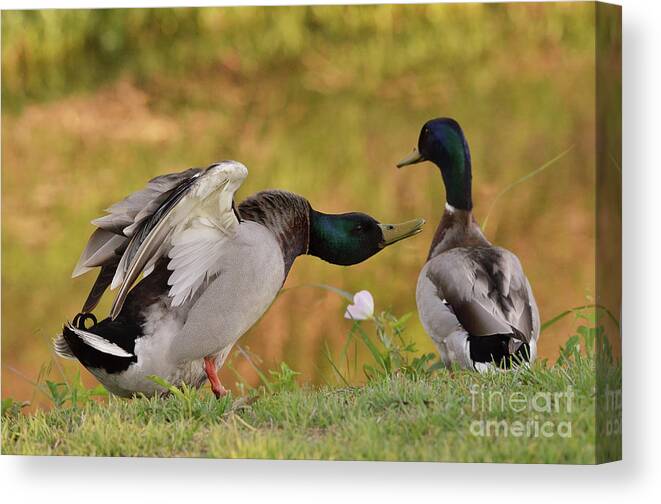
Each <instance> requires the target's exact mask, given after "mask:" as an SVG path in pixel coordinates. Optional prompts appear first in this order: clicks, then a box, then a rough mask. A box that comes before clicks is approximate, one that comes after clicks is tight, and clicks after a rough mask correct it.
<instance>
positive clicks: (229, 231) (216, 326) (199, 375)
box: [54, 161, 424, 396]
mask: <svg viewBox="0 0 661 504" xmlns="http://www.w3.org/2000/svg"><path fill="white" fill-rule="evenodd" d="M247 175H248V170H247V169H246V167H245V166H244V165H243V164H241V163H239V162H237V161H222V162H219V163H214V164H212V165H211V166H209V167H208V168H206V169H198V168H193V169H189V170H186V171H183V172H180V173H172V174H168V175H163V176H160V177H156V178H154V179H152V180H151V181H150V182H149V183H148V185H147V187H146V188H145V189H143V190H141V191H138V192H136V193H133V194H131V195H130V196H128V197H127V198H125V199H124V200H122V201H120V202H119V203H117V204H115V205H113V206H111V207H110V208H109V209H108V214H107V215H106V216H104V217H101V218H99V219H96V220H94V221H92V223H93V224H94V225H95V226H96V227H97V229H96V230H95V231H94V233H93V234H92V236H91V237H90V239H89V242H88V244H87V246H86V248H85V250H84V251H83V253H82V255H81V257H80V260H79V262H78V264H77V266H76V267H75V269H74V272H73V276H78V275H82V274H83V273H85V272H87V271H90V270H91V269H94V268H100V271H99V274H98V277H97V279H96V282H95V283H94V285H93V287H92V289H91V292H90V294H89V296H88V298H87V300H86V302H85V303H84V306H83V309H82V312H81V313H79V314H78V315H77V316H76V317H75V318H74V320H73V322H71V323H67V324H66V325H65V326H64V329H63V332H62V334H61V335H60V336H58V337H57V338H56V339H55V342H54V346H55V349H56V352H57V353H58V354H59V355H61V356H63V357H68V358H75V359H78V360H79V361H80V362H81V363H82V364H83V365H84V366H85V367H86V368H87V369H88V370H89V371H90V372H92V373H93V374H94V375H95V376H96V378H97V379H98V380H99V381H100V382H101V383H102V384H103V385H104V386H105V387H106V388H107V389H108V390H109V391H111V392H112V393H114V394H117V395H121V396H132V395H134V394H137V393H143V394H147V395H151V394H158V393H160V392H162V391H163V389H161V388H160V386H159V385H157V384H156V383H154V381H152V380H151V379H150V376H151V375H157V376H159V377H161V378H164V379H166V380H167V381H168V382H170V383H173V384H175V385H179V384H182V383H186V384H188V385H191V386H195V387H199V386H201V385H202V384H203V383H204V381H205V379H208V380H209V382H210V383H211V387H212V390H213V392H214V393H215V394H216V396H221V395H223V394H225V389H224V387H223V386H222V384H221V383H220V380H219V379H218V374H217V370H218V369H219V368H220V367H221V366H222V365H223V362H224V361H225V358H226V357H227V355H228V354H229V352H230V350H231V349H232V347H233V345H234V344H235V343H236V341H237V340H238V339H239V338H240V337H241V336H242V335H243V334H244V333H245V332H246V331H247V330H248V329H250V327H252V326H253V324H255V322H257V320H258V319H259V318H260V317H261V316H262V314H263V313H264V312H265V311H266V310H267V309H268V307H269V306H270V305H271V303H272V302H273V300H274V299H275V297H276V295H277V293H278V291H279V290H280V288H281V287H282V285H283V283H284V281H285V279H286V277H287V274H288V272H289V270H290V268H291V267H292V264H293V263H294V260H295V259H296V258H297V257H298V256H299V255H302V254H310V255H313V256H316V257H319V258H321V259H323V260H325V261H328V262H330V263H333V264H339V265H352V264H357V263H359V262H362V261H364V260H366V259H367V258H369V257H371V256H373V255H374V254H376V253H378V252H379V251H381V250H383V248H384V247H387V246H388V245H390V244H393V243H395V242H397V241H399V240H402V239H404V238H407V237H409V236H413V235H415V234H417V233H418V232H419V231H420V229H421V227H422V225H423V223H424V221H423V220H422V219H416V220H413V221H409V222H405V223H403V224H398V225H392V224H380V223H379V222H377V221H376V220H375V219H373V218H372V217H370V216H369V215H365V214H362V213H346V214H338V215H332V214H324V213H322V212H319V211H316V210H314V209H313V208H312V207H311V206H310V203H309V202H308V201H307V200H306V199H305V198H303V197H301V196H298V195H296V194H292V193H289V192H285V191H279V190H269V191H263V192H259V193H257V194H255V195H253V196H251V197H249V198H248V199H246V200H245V201H243V202H242V203H241V204H240V205H239V206H238V207H237V206H236V205H235V203H234V193H235V192H236V191H237V189H238V188H239V186H240V185H241V183H242V182H243V180H244V179H245V178H246V176H247ZM141 275H142V279H140V276H141ZM138 280H139V281H138ZM136 282H138V283H137V284H136ZM134 284H135V285H134ZM108 287H110V288H112V289H115V288H116V289H118V290H117V295H116V297H115V300H114V303H113V305H112V308H111V311H110V316H109V317H108V318H105V319H104V320H101V321H100V322H97V320H96V318H95V317H94V316H93V315H92V314H91V313H90V312H91V311H92V310H93V309H94V308H95V307H96V306H97V304H98V302H99V300H100V299H101V296H102V295H103V293H104V292H105V291H106V289H107V288H108Z"/></svg>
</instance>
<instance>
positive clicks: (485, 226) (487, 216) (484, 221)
mask: <svg viewBox="0 0 661 504" xmlns="http://www.w3.org/2000/svg"><path fill="white" fill-rule="evenodd" d="M573 148H574V146H573V145H572V146H571V147H569V148H568V149H567V150H565V151H564V152H561V153H560V154H558V155H557V156H556V157H554V158H553V159H551V160H550V161H547V162H546V163H544V164H543V165H542V166H540V167H539V168H537V169H535V170H533V171H531V172H530V173H527V174H526V175H524V176H523V177H521V178H520V179H518V180H515V181H514V182H512V183H511V184H509V185H508V186H507V187H505V189H503V190H502V191H500V192H499V193H498V194H497V195H496V197H495V198H494V199H493V201H492V202H491V206H489V210H488V211H487V215H486V217H485V218H484V220H483V221H482V231H485V230H486V229H487V223H488V222H489V217H490V216H491V212H492V211H493V207H494V206H496V203H497V202H498V200H499V199H500V198H501V197H502V196H504V195H505V194H506V193H508V192H509V191H510V190H511V189H513V188H514V187H516V186H518V185H519V184H522V183H523V182H525V181H526V180H528V179H531V178H533V177H534V176H535V175H537V174H539V173H541V172H543V171H544V170H546V169H547V168H548V167H549V166H551V165H552V164H553V163H555V162H556V161H559V160H560V159H562V158H563V157H565V156H566V155H567V154H568V153H569V152H570V151H571V150H572V149H573Z"/></svg>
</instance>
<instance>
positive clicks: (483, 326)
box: [428, 247, 539, 343]
mask: <svg viewBox="0 0 661 504" xmlns="http://www.w3.org/2000/svg"><path fill="white" fill-rule="evenodd" d="M434 262H435V264H434V267H432V268H430V269H429V273H428V274H429V276H430V279H431V280H432V282H433V283H434V284H435V285H436V286H437V288H438V289H439V291H441V292H443V296H444V299H446V300H447V302H448V303H449V304H450V305H451V307H452V310H453V312H454V313H455V315H456V316H457V318H458V320H459V321H460V322H461V325H462V326H463V327H464V328H465V329H466V330H467V331H468V333H469V334H471V335H474V336H489V335H494V334H510V333H512V334H513V335H514V336H515V337H516V338H517V339H520V340H521V341H524V342H526V343H528V342H530V340H531V339H532V338H536V337H537V334H538V333H539V324H537V325H536V326H535V324H534V320H533V319H534V316H535V313H536V310H537V306H536V304H535V300H534V298H533V297H532V291H531V289H530V286H529V283H528V280H527V279H526V277H525V275H524V273H523V269H522V268H521V264H520V262H519V260H518V258H517V257H516V256H515V255H514V254H512V253H511V252H509V251H508V250H505V249H502V248H498V247H482V248H471V249H468V248H456V249H452V250H449V251H448V252H445V253H444V254H442V255H440V256H438V257H437V258H436V259H435V260H434ZM537 317H538V315H537Z"/></svg>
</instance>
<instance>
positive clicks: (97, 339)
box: [56, 322, 133, 357]
mask: <svg viewBox="0 0 661 504" xmlns="http://www.w3.org/2000/svg"><path fill="white" fill-rule="evenodd" d="M67 328H68V329H69V330H71V331H73V332H74V333H75V334H76V336H78V337H79V338H80V339H81V340H83V342H84V343H85V344H86V345H89V346H91V347H92V348H94V349H95V350H98V351H99V352H103V353H104V354H108V355H114V356H116V357H133V354H130V353H128V352H127V351H126V350H124V349H123V348H122V347H120V346H119V345H115V344H114V343H112V342H110V341H108V340H107V339H105V338H102V337H101V336H99V335H98V334H93V333H91V332H87V331H83V330H82V329H78V328H76V327H74V326H73V325H71V323H69V322H67ZM67 348H68V345H67ZM56 351H57V350H56ZM70 351H71V350H69V352H70Z"/></svg>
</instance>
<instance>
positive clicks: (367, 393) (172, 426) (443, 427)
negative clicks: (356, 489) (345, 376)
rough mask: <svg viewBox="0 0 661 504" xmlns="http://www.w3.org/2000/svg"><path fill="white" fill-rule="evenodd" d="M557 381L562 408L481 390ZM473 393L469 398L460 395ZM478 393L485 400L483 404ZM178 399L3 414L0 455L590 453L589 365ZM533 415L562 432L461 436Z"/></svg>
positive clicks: (540, 456)
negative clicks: (567, 430)
mask: <svg viewBox="0 0 661 504" xmlns="http://www.w3.org/2000/svg"><path fill="white" fill-rule="evenodd" d="M568 384H571V386H572V390H573V391H574V394H575V397H574V400H573V404H572V405H571V408H565V407H564V406H562V405H561V407H560V411H559V412H554V411H553V412H550V413H549V412H531V411H527V412H524V413H516V412H515V411H514V410H512V409H511V408H510V407H509V406H508V405H507V404H506V405H505V408H503V409H502V410H501V408H500V403H499V400H498V399H497V398H494V399H493V403H492V404H493V405H497V407H494V408H492V410H493V411H488V410H489V408H488V392H486V391H487V390H491V391H493V390H498V391H501V392H502V393H503V394H504V395H505V397H507V395H508V394H510V393H512V392H519V393H521V394H523V396H525V397H526V399H527V400H533V398H534V397H536V394H539V393H543V394H547V393H551V394H553V393H555V392H559V393H562V392H564V391H565V390H566V389H567V385H568ZM475 386H476V387H478V389H477V390H478V394H477V395H471V392H470V391H471V387H475ZM481 390H485V393H486V394H487V395H486V396H485V401H484V402H483V401H482V400H481V398H480V395H479V391H481ZM185 395H186V397H185V398H184V397H177V396H175V395H172V396H169V397H165V398H151V399H148V398H139V399H134V400H124V399H117V398H110V399H109V400H108V402H107V403H105V402H104V403H99V402H95V401H88V402H86V403H85V404H84V405H82V406H78V407H65V408H54V409H51V410H50V411H40V412H37V413H36V414H34V415H31V416H26V415H22V414H19V413H17V412H16V411H14V412H13V413H6V414H5V418H4V421H3V423H2V452H3V454H23V455H46V454H48V455H92V456H143V457H172V456H177V457H217V458H273V459H330V460H403V461H412V460H425V461H465V462H468V461H471V462H530V463H593V462H594V457H595V422H594V367H593V366H592V365H591V363H590V362H583V363H580V364H575V365H572V366H571V367H568V368H566V369H561V368H543V367H541V366H540V367H535V368H534V369H533V370H531V371H522V372H519V373H514V374H506V373H496V374H493V375H488V376H484V375H481V376H480V375H476V374H474V373H468V372H455V373H454V376H451V375H450V374H449V372H447V371H440V372H438V373H436V374H435V375H434V376H433V377H429V378H424V379H418V380H413V379H409V378H405V377H388V378H384V379H380V380H378V381H373V382H370V383H368V384H367V385H365V386H363V387H360V388H357V387H345V388H330V387H322V388H320V389H318V390H314V389H310V388H307V387H302V388H299V387H297V388H295V389H293V390H290V391H282V392H279V393H275V394H270V395H264V394H259V395H254V396H253V397H251V398H249V399H246V398H238V399H236V398H229V397H228V398H225V399H222V400H216V399H215V398H214V397H213V396H212V395H211V394H210V393H208V392H207V391H206V390H204V391H187V392H186V394H185ZM474 400H475V404H473V401H474ZM540 401H541V400H540ZM540 404H541V402H540ZM483 406H484V407H483ZM516 409H519V408H518V406H517V408H516ZM569 409H570V410H569ZM482 410H486V411H482ZM533 418H535V419H538V421H539V422H540V424H541V423H543V422H547V421H549V422H554V424H556V425H557V424H558V423H559V422H570V423H571V437H560V436H559V435H557V434H556V435H554V436H552V437H548V438H547V437H544V436H541V435H540V436H539V437H534V436H531V437H528V436H522V437H512V436H511V435H510V436H509V437H504V436H502V435H500V436H490V437H481V436H476V435H473V434H472V433H471V424H472V422H474V421H480V420H482V419H485V420H496V421H501V420H505V421H507V422H509V423H511V422H514V421H517V420H520V421H524V422H525V421H527V420H529V419H533ZM474 429H475V431H476V432H477V429H476V428H474ZM493 432H494V431H492V433H493Z"/></svg>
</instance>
